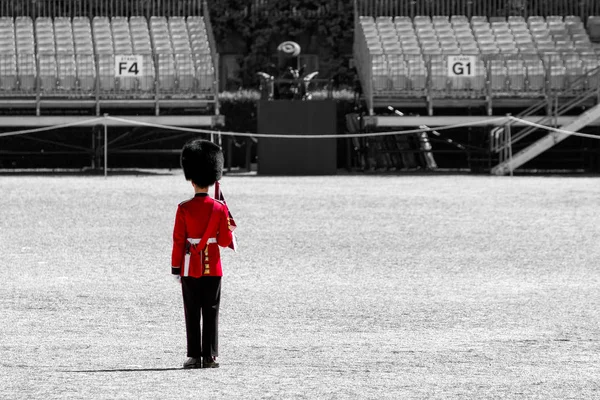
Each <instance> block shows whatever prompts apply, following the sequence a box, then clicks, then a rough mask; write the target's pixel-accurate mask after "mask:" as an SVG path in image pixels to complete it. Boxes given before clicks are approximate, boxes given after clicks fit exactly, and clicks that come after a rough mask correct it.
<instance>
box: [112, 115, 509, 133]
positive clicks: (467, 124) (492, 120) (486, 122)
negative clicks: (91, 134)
mask: <svg viewBox="0 0 600 400" xmlns="http://www.w3.org/2000/svg"><path fill="white" fill-rule="evenodd" d="M106 118H108V119H110V120H113V121H117V122H122V123H127V124H131V125H138V126H147V127H152V128H161V129H170V130H175V131H181V132H191V133H202V134H217V135H224V136H240V137H255V138H261V137H262V138H276V139H345V138H353V137H356V138H361V137H374V136H393V135H409V134H413V133H421V132H431V131H441V130H448V129H457V128H467V127H470V126H478V125H490V124H494V123H498V122H500V121H502V122H506V121H507V119H508V118H507V117H496V118H489V119H485V120H481V121H474V122H465V123H462V124H454V125H447V126H440V127H436V128H422V129H411V130H404V131H391V132H370V133H354V134H343V135H340V134H326V135H293V134H292V135H284V134H268V133H247V132H228V131H216V130H208V129H194V128H184V127H178V126H171V125H161V124H152V123H149V122H141V121H133V120H129V119H126V118H119V117H111V116H107V117H106Z"/></svg>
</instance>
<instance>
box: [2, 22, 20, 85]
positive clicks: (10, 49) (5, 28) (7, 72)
mask: <svg viewBox="0 0 600 400" xmlns="http://www.w3.org/2000/svg"><path fill="white" fill-rule="evenodd" d="M16 87H17V48H16V43H15V25H14V22H13V20H12V18H0V90H3V91H12V90H15V89H16Z"/></svg>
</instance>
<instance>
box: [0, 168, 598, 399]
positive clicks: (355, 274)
mask: <svg viewBox="0 0 600 400" xmlns="http://www.w3.org/2000/svg"><path fill="white" fill-rule="evenodd" d="M222 190H223V192H224V194H225V196H226V199H227V202H228V205H229V207H230V209H231V211H232V213H233V216H234V218H235V220H236V222H237V224H238V228H237V230H236V235H237V238H238V244H239V251H238V253H233V252H232V251H231V250H229V249H224V250H223V251H222V254H223V265H224V274H225V276H224V280H223V286H222V290H223V292H222V298H221V314H220V332H219V353H220V354H219V358H218V361H219V363H220V364H221V367H220V368H219V369H197V370H183V369H181V366H182V363H183V361H184V360H185V356H186V354H185V325H184V315H183V306H182V298H181V289H180V284H179V283H177V282H176V281H175V280H174V279H172V277H171V276H170V272H171V268H170V267H171V266H170V261H171V259H170V256H171V240H172V229H173V222H174V218H175V211H176V208H177V204H178V203H179V202H181V201H182V200H185V199H186V198H189V197H191V196H192V194H193V191H192V187H191V185H190V184H189V183H187V182H186V181H185V180H184V178H183V175H182V173H181V172H180V171H153V172H148V173H145V172H144V173H131V172H129V173H115V172H113V173H110V174H109V176H108V178H104V177H103V176H93V175H85V174H80V175H78V174H72V175H68V174H38V175H35V174H33V175H31V174H22V175H1V176H0V280H1V283H0V399H7V400H13V399H27V400H31V399H192V398H194V399H277V400H280V399H311V400H314V399H544V400H548V399H561V400H562V399H593V398H600V381H599V379H598V378H599V377H600V268H599V266H600V241H599V239H600V208H599V205H600V178H598V177H541V176H518V177H512V178H511V177H491V176H472V175H420V176H417V175H411V176H372V175H349V176H331V177H259V176H225V177H224V178H223V180H222Z"/></svg>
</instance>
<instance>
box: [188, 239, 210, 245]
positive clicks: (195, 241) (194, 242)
mask: <svg viewBox="0 0 600 400" xmlns="http://www.w3.org/2000/svg"><path fill="white" fill-rule="evenodd" d="M200 240H202V239H195V238H188V242H190V243H191V244H198V243H200ZM211 243H217V238H209V239H208V241H207V242H206V244H211Z"/></svg>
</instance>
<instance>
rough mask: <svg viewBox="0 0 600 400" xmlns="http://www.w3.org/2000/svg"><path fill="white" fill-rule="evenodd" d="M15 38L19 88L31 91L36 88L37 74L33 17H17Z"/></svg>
mask: <svg viewBox="0 0 600 400" xmlns="http://www.w3.org/2000/svg"><path fill="white" fill-rule="evenodd" d="M15 40H16V51H17V77H18V82H19V88H20V89H21V90H22V91H25V92H30V91H33V89H34V88H35V80H36V76H37V67H36V62H35V36H34V32H33V21H32V19H31V18H29V17H18V18H16V19H15Z"/></svg>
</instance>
